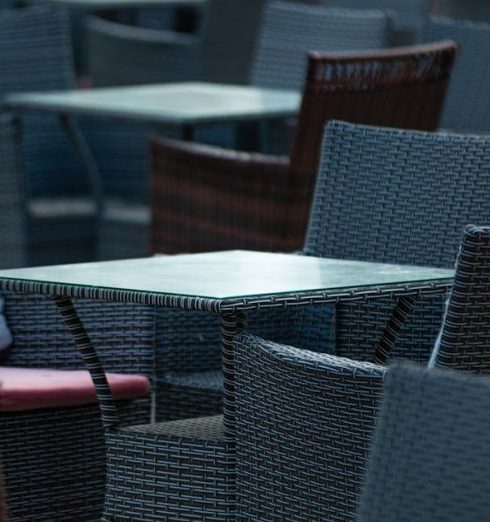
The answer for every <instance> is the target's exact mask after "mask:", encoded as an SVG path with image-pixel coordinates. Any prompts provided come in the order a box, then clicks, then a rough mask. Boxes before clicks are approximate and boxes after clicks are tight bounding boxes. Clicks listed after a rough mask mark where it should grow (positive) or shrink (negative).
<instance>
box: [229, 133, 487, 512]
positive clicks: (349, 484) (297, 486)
mask: <svg viewBox="0 0 490 522" xmlns="http://www.w3.org/2000/svg"><path fill="white" fill-rule="evenodd" d="M489 147H490V141H489V140H488V138H486V137H481V138H480V137H474V136H473V137H466V136H455V135H443V134H441V135H438V134H428V133H419V132H413V131H402V130H395V129H393V130H390V129H377V128H369V127H363V126H353V125H348V124H345V123H331V124H330V125H329V126H328V127H327V131H326V135H325V142H324V154H323V161H322V166H321V168H320V172H319V179H318V184H317V188H316V193H315V200H314V205H313V209H312V213H311V219H310V226H309V231H308V235H307V240H306V244H305V248H304V253H305V254H308V253H310V254H312V255H316V256H322V257H323V256H325V257H336V258H344V259H362V260H366V261H377V262H393V263H402V264H403V263H405V264H417V265H429V266H437V267H450V266H452V264H453V260H454V258H455V256H456V254H457V250H458V244H459V239H460V237H461V231H462V230H463V228H464V226H465V224H466V223H471V222H482V221H483V222H484V221H486V220H488V216H489V212H490V207H489V205H488V204H487V203H485V202H484V200H485V198H486V196H485V194H486V192H487V191H486V190H485V188H482V185H481V184H487V183H488V172H487V170H486V166H485V165H487V164H488V160H487V159H483V157H484V156H485V157H487V158H488V155H489V154H490V149H489ZM477 151H478V153H477ZM468 158H472V160H471V161H470V162H469V161H468ZM475 187H479V190H476V189H475ZM468 237H470V238H471V236H468ZM467 243H468V241H467ZM463 261H464V258H462V257H460V265H459V268H458V269H459V270H460V271H461V270H462V269H463V268H464V265H463ZM481 262H482V263H485V259H484V257H482V260H481ZM471 266H472V267H473V265H471ZM487 271H488V267H487ZM476 273H477V274H478V272H476ZM476 281H480V279H478V278H477V279H476ZM465 295H466V294H465ZM458 296H459V293H456V292H455V293H453V294H452V300H453V302H454V303H455V305H458V304H461V303H459V302H458V301H457V299H458ZM462 299H465V296H463V297H462ZM477 299H478V298H475V303H476V302H477ZM388 301H391V302H388ZM465 302H467V300H466V301H465ZM394 305H395V303H394V302H393V301H392V300H381V301H378V300H376V302H373V303H372V304H368V303H355V304H343V305H338V306H337V307H336V309H335V313H334V315H333V321H332V324H333V326H332V329H333V331H334V332H335V339H334V343H333V347H334V350H332V349H330V350H329V349H328V347H329V343H328V342H323V346H322V340H321V339H318V340H317V343H316V344H314V343H312V344H311V346H310V348H309V351H305V350H304V349H299V348H304V346H301V345H299V348H298V346H295V347H294V348H293V347H291V346H285V344H286V345H294V340H293V337H291V340H289V341H286V343H283V344H277V343H276V342H271V341H275V340H274V339H273V338H271V337H268V338H267V339H268V340H267V341H265V340H263V339H260V338H258V337H255V336H253V335H251V333H248V334H243V335H241V336H240V337H239V338H238V339H237V341H236V344H235V356H236V375H235V389H236V398H235V401H236V402H235V405H236V418H237V421H236V423H237V424H236V433H237V448H236V451H237V462H238V464H237V499H238V500H237V503H238V515H237V516H238V519H239V520H241V519H243V520H254V519H257V518H258V519H260V520H264V521H268V520H281V519H287V520H350V519H353V517H354V515H355V512H356V507H357V503H358V500H359V493H360V489H361V485H362V480H363V476H364V472H365V469H366V462H367V455H368V450H369V443H370V440H371V437H372V433H373V430H374V426H375V420H376V416H377V413H378V406H379V400H380V397H381V394H382V385H383V379H384V374H385V369H386V366H385V365H384V363H385V362H388V361H389V360H392V359H400V358H403V359H411V360H413V361H418V362H419V363H422V364H425V365H427V364H428V362H429V357H430V353H431V350H432V349H433V347H434V345H435V342H436V339H437V337H438V331H439V328H440V324H441V319H442V317H443V311H444V299H443V298H442V297H440V296H439V297H437V298H435V297H421V298H420V299H419V300H418V301H417V303H416V305H415V307H414V309H413V311H412V312H411V313H410V314H409V315H408V317H407V319H406V322H405V324H404V327H403V329H402V331H401V333H400V337H399V338H398V341H397V344H396V345H395V349H394V350H393V352H392V353H391V354H390V356H389V358H388V360H384V361H382V364H381V363H380V362H377V358H376V351H375V346H376V341H377V340H378V339H379V338H380V336H381V334H382V333H383V330H384V328H385V326H386V322H387V320H388V318H389V315H390V313H391V311H392V310H393V308H394ZM449 310H451V307H449ZM320 312H321V310H318V311H317V315H320ZM323 313H324V314H325V315H324V317H323V320H325V318H326V317H327V314H326V313H325V311H324V312H323ZM330 317H332V316H330ZM478 317H479V318H480V319H481V318H482V316H481V315H480V316H478ZM317 320H318V318H317ZM481 322H482V321H481V320H480V322H479V323H478V321H476V320H475V322H474V323H472V324H471V325H470V327H469V328H470V331H471V333H468V334H467V336H466V338H465V340H466V341H467V343H466V346H465V347H463V344H464V343H460V345H459V347H456V344H455V343H453V346H454V347H455V348H454V351H456V352H458V353H461V352H463V351H466V350H468V351H469V352H470V353H471V351H472V348H471V346H473V345H474V347H475V350H474V352H475V359H478V361H479V362H478V363H476V364H480V365H481V364H484V361H485V355H484V354H483V353H482V351H481V349H480V350H478V348H480V347H481V344H480V341H479V336H478V335H476V334H475V331H476V330H477V328H479V327H481ZM250 323H251V324H252V322H251V320H250ZM314 324H315V323H314V322H313V323H312V325H314ZM445 324H446V328H447V331H448V332H450V331H451V330H450V327H451V322H450V321H449V313H448V315H447V319H446V323H445ZM303 327H304V328H305V329H308V327H307V326H306V325H304V326H303ZM311 328H312V329H313V328H314V326H312V327H311ZM250 330H252V328H250ZM262 337H265V336H262ZM441 345H442V342H441ZM330 346H332V343H330ZM322 351H323V352H327V353H321V352H322ZM329 351H330V353H328V352H329ZM315 352H316V353H315ZM453 367H454V368H456V367H458V369H462V370H463V369H465V367H464V365H463V364H462V363H461V364H459V365H458V363H456V364H455V365H454V366H453ZM251 397H253V400H251ZM286 419H287V420H286ZM280 470H281V471H280ZM264 506H268V511H267V514H264V512H263V509H264Z"/></svg>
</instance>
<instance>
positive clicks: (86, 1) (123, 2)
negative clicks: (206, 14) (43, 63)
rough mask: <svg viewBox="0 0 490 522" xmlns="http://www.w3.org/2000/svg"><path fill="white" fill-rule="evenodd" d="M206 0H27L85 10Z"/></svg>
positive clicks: (179, 4) (182, 4)
mask: <svg viewBox="0 0 490 522" xmlns="http://www.w3.org/2000/svg"><path fill="white" fill-rule="evenodd" d="M206 2H207V0H29V4H31V5H36V4H52V5H58V6H62V7H68V8H70V7H76V8H81V9H87V10H97V9H125V8H134V7H137V8H140V7H187V6H189V7H192V6H200V5H204V4H205V3H206Z"/></svg>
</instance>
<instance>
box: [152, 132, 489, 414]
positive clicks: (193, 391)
mask: <svg viewBox="0 0 490 522" xmlns="http://www.w3.org/2000/svg"><path fill="white" fill-rule="evenodd" d="M322 153H323V161H322V163H321V166H320V169H319V176H318V180H317V187H316V193H315V197H314V199H313V204H312V210H311V216H310V223H309V230H308V232H307V235H306V242H305V245H304V247H303V250H302V253H303V254H304V255H315V256H321V257H332V258H341V259H360V260H370V261H382V262H399V263H411V264H414V265H431V266H439V267H450V266H452V265H453V263H454V258H455V255H456V253H457V250H458V245H459V240H460V234H461V230H462V228H463V227H464V226H465V225H466V224H467V223H471V222H485V221H487V220H489V219H490V202H489V201H488V198H487V192H488V191H487V187H488V185H489V183H490V178H489V174H488V171H487V165H488V164H489V163H490V141H489V139H488V137H484V136H461V135H448V134H431V133H422V132H416V131H402V130H397V129H383V128H376V127H368V126H361V125H351V124H348V123H341V122H331V123H329V124H328V125H327V127H326V133H325V138H324V144H323V150H322ZM197 164H198V165H201V166H203V165H204V166H206V164H205V163H204V161H203V160H202V159H200V161H199V162H197ZM209 171H210V172H211V170H209ZM217 172H218V173H219V174H220V175H222V176H223V178H225V176H226V173H227V171H226V170H225V169H223V170H221V171H217ZM251 172H254V169H253V168H252V169H251ZM248 175H249V174H248ZM228 179H229V178H228ZM247 180H248V181H249V180H250V177H248V178H247ZM190 182H193V180H190ZM475 187H479V188H478V190H475ZM381 202H382V204H381ZM194 233H195V232H194ZM222 246H224V245H222ZM393 306H394V303H393V302H392V301H390V300H377V301H376V303H371V304H368V303H353V304H349V305H347V304H346V305H337V306H336V307H335V308H336V310H335V315H334V319H335V320H333V319H332V314H333V310H332V309H331V308H329V307H326V309H323V310H316V311H315V310H311V311H310V312H309V315H308V316H305V317H304V318H303V319H302V321H301V322H302V324H303V330H302V332H303V333H302V335H303V336H304V337H305V339H308V338H309V335H313V336H316V338H317V339H318V340H317V341H315V343H314V346H318V349H319V350H321V351H330V352H332V353H336V354H337V355H340V356H345V357H351V358H354V359H357V360H373V358H374V357H375V354H377V355H378V356H379V360H380V362H381V361H386V360H390V359H392V358H405V359H412V360H417V361H421V362H424V363H426V362H427V361H428V358H429V354H430V352H431V350H432V348H433V346H434V342H435V340H436V338H437V334H438V331H439V328H440V323H441V319H442V315H443V310H444V301H443V299H442V298H429V297H427V298H424V299H420V300H419V302H418V303H417V304H416V305H415V307H414V309H413V310H411V309H410V307H408V309H407V315H408V317H407V318H406V322H405V326H404V330H403V334H402V335H401V336H400V337H399V339H398V342H397V343H396V345H395V346H394V348H393V350H392V353H391V354H383V350H382V349H378V350H377V347H376V343H375V341H374V339H375V338H376V335H377V336H378V337H379V335H381V332H382V331H383V330H384V328H385V327H386V321H387V320H388V317H389V313H390V310H391V309H392V307H393ZM166 314H167V316H166V318H165V315H162V316H161V318H160V319H161V320H164V321H167V322H168V324H169V325H172V324H174V325H176V328H177V325H182V327H183V325H184V324H187V328H186V334H185V336H179V335H173V336H165V335H164V334H163V333H161V334H159V342H158V344H157V345H158V347H159V348H158V352H157V376H158V379H159V383H160V386H161V387H162V393H161V395H162V397H161V398H160V400H159V407H161V410H162V412H163V411H172V412H178V411H181V412H184V413H185V412H186V411H187V407H188V408H189V411H190V412H191V414H193V415H197V414H198V410H196V408H194V407H193V406H186V404H188V403H189V404H196V401H195V400H194V399H192V401H191V399H190V398H192V397H195V396H196V395H200V397H201V403H202V404H204V405H206V407H207V408H209V406H210V405H211V404H214V405H215V406H214V407H215V410H214V411H215V412H218V411H219V406H220V398H221V396H222V395H221V393H222V392H221V391H220V390H221V382H222V377H221V373H220V371H219V369H220V365H221V354H220V352H219V349H218V339H217V333H216V332H217V330H216V328H215V329H214V333H213V326H212V325H210V324H209V323H207V326H206V323H204V322H203V319H202V318H199V317H198V316H197V315H196V317H195V318H193V320H192V322H189V323H184V322H183V321H186V319H185V318H181V319H179V318H178V317H176V315H177V313H175V314H173V315H172V314H170V315H168V312H166ZM188 320H189V319H188ZM267 320H270V322H271V323H275V324H278V325H280V326H278V327H277V330H278V331H280V330H281V329H282V331H283V335H282V337H281V338H279V337H277V334H276V337H273V336H272V334H269V335H266V330H263V331H262V332H261V331H260V327H257V328H254V330H253V331H254V333H257V334H259V335H261V336H262V337H266V338H269V339H270V340H277V341H282V342H286V343H287V342H292V341H291V340H290V341H288V336H290V338H291V339H293V340H294V343H293V344H295V345H297V346H300V347H302V346H308V344H310V349H313V348H311V346H312V345H313V343H309V341H308V342H305V343H304V344H298V341H297V339H298V337H299V338H301V335H299V336H294V335H293V334H292V333H291V332H290V329H288V327H287V324H288V321H287V319H286V318H285V319H284V322H282V323H281V320H280V316H278V317H277V318H271V319H268V317H267V315H265V314H264V317H263V321H264V322H267ZM189 321H190V320H189ZM256 321H257V320H256V318H254V320H250V324H251V325H255V324H256ZM367 325H369V326H367ZM162 331H163V332H164V331H165V330H164V329H163V330H162ZM178 331H179V328H177V329H176V332H178ZM307 332H310V333H307ZM374 332H376V334H374ZM183 345H185V347H186V350H185V353H186V357H185V358H183V357H180V358H179V350H180V348H181V346H183ZM164 397H169V401H168V405H166V404H165V402H164ZM187 397H189V401H188V402H187ZM179 398H180V399H179ZM206 412H208V413H209V409H207V410H206Z"/></svg>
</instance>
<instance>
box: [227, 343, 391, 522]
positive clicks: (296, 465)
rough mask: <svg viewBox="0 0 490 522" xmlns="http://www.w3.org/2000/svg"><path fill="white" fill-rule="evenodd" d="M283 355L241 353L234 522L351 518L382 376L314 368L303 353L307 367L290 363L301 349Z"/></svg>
mask: <svg viewBox="0 0 490 522" xmlns="http://www.w3.org/2000/svg"><path fill="white" fill-rule="evenodd" d="M278 350H280V351H281V352H280V353H281V359H279V358H278V357H276V356H275V355H274V349H271V343H268V342H264V344H260V345H259V344H258V345H254V344H253V343H252V344H249V345H242V346H238V347H237V354H236V391H237V395H236V403H235V404H236V419H237V426H236V430H237V490H238V502H237V504H238V516H237V518H238V520H261V521H264V522H271V521H278V522H279V521H281V520H294V521H299V520H329V521H330V520H331V521H341V520H344V521H345V520H347V519H351V518H352V517H353V515H354V512H355V508H356V503H357V497H358V495H359V491H360V486H361V479H362V477H363V475H364V471H365V468H366V461H367V450H368V446H369V442H370V436H367V434H370V433H372V431H373V430H374V422H375V417H376V411H377V405H378V401H379V398H380V395H381V388H382V378H381V376H380V375H379V373H378V374H374V372H373V375H370V373H369V371H368V370H366V371H365V372H362V371H359V372H355V371H353V372H350V373H347V372H341V371H339V372H337V371H336V369H335V367H334V365H332V368H331V369H330V370H326V369H325V368H323V366H319V367H318V368H315V365H316V364H317V363H316V362H315V354H310V355H309V354H308V353H305V352H303V351H302V352H303V355H302V356H304V357H305V358H308V357H310V358H311V363H310V364H305V366H304V367H302V366H301V364H300V363H297V364H295V363H291V364H289V362H290V361H289V360H288V354H289V353H291V354H293V355H294V354H295V353H298V352H300V350H297V349H295V348H287V347H282V346H281V347H280V348H278ZM316 357H322V356H318V355H316ZM326 364H327V366H328V363H326Z"/></svg>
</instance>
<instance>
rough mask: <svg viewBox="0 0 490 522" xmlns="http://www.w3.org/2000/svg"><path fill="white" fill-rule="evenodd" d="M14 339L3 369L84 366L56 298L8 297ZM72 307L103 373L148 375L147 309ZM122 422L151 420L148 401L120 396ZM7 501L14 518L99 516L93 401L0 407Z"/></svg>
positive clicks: (100, 437) (44, 521)
mask: <svg viewBox="0 0 490 522" xmlns="http://www.w3.org/2000/svg"><path fill="white" fill-rule="evenodd" d="M4 299H5V314H6V318H7V321H8V324H9V326H10V329H11V331H12V335H13V338H14V342H13V344H12V345H11V346H10V347H9V348H8V350H7V352H6V353H5V352H4V353H5V355H4V354H3V353H2V361H1V364H2V365H3V366H13V367H28V368H55V369H79V368H80V367H81V366H82V365H83V363H82V361H81V359H80V357H79V355H78V352H77V350H76V348H75V346H74V343H73V340H72V338H71V337H70V336H69V335H68V333H67V332H66V329H65V327H64V325H63V323H62V322H61V318H60V317H59V313H58V311H57V309H56V308H55V305H54V303H52V302H50V301H49V300H46V299H45V298H43V297H39V296H35V295H19V294H6V295H4ZM77 309H78V311H79V313H80V315H81V317H82V319H83V321H84V324H85V325H86V327H87V330H88V332H89V334H90V335H91V337H92V338H93V340H94V342H95V345H96V347H97V350H98V353H99V354H100V356H101V358H102V360H103V361H104V364H105V368H106V370H107V371H111V372H119V373H132V372H138V373H140V374H143V375H146V376H147V377H149V378H151V377H152V375H153V366H154V313H153V310H152V309H151V308H145V307H141V306H134V305H121V304H112V303H105V304H100V303H97V302H94V301H79V302H77ZM118 410H119V413H120V415H121V418H122V419H123V423H125V424H137V423H143V422H148V420H149V418H150V401H149V400H148V399H141V400H137V401H123V402H121V403H120V404H118ZM0 436H1V439H2V447H1V449H0V461H1V462H2V464H3V471H4V476H5V486H6V492H7V501H8V506H9V512H10V516H11V520H12V521H16V520H17V521H21V520H22V521H24V520H26V521H27V520H33V521H34V520H36V521H39V522H53V521H66V522H68V521H70V522H72V521H74V520H76V521H81V522H82V521H83V522H94V521H95V520H99V519H100V516H101V514H102V508H103V504H104V492H105V477H106V464H105V462H106V448H105V441H104V432H103V430H102V424H101V419H100V412H99V407H98V405H97V404H96V403H93V404H89V405H85V406H70V407H56V408H49V409H35V410H28V411H16V412H5V411H2V412H0Z"/></svg>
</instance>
